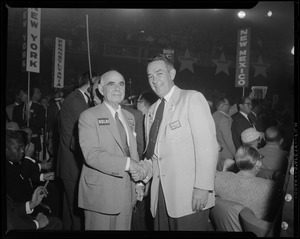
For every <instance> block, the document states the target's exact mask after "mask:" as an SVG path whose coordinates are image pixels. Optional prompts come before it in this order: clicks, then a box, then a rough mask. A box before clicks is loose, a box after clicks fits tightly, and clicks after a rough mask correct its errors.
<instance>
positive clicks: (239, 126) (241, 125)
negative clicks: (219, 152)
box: [231, 112, 252, 150]
mask: <svg viewBox="0 0 300 239" xmlns="http://www.w3.org/2000/svg"><path fill="white" fill-rule="evenodd" d="M250 127H252V124H251V123H250V122H249V120H247V119H246V118H245V116H243V115H242V114H241V113H240V112H239V113H237V115H236V116H235V117H234V118H233V121H232V125H231V132H232V139H233V142H234V145H235V148H236V150H237V149H238V148H239V147H240V146H241V145H242V144H243V143H242V140H241V134H242V132H243V131H244V130H245V129H248V128H250Z"/></svg>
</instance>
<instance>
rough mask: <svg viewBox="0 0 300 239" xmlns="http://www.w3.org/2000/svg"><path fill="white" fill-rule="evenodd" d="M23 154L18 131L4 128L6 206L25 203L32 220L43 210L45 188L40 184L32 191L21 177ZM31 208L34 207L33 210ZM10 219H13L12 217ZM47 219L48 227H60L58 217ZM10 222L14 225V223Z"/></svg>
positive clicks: (28, 183)
mask: <svg viewBox="0 0 300 239" xmlns="http://www.w3.org/2000/svg"><path fill="white" fill-rule="evenodd" d="M23 156H24V143H23V139H22V136H21V134H20V132H18V131H12V130H6V194H7V195H8V196H9V197H8V199H10V200H8V206H10V209H12V207H14V203H25V209H27V210H26V211H27V212H28V213H32V220H34V218H35V216H36V215H38V213H39V212H43V211H44V207H41V205H42V204H41V201H42V199H43V198H44V197H45V196H47V190H45V188H44V187H41V186H40V187H38V188H37V189H36V190H35V191H34V190H33V188H32V185H31V183H30V181H29V180H28V179H27V178H25V177H23V175H22V173H21V164H20V160H21V158H22V157H23ZM40 193H42V194H40ZM23 205H24V204H23ZM33 209H35V210H34V212H33ZM10 212H12V211H10ZM10 212H9V213H10ZM11 219H12V220H13V218H11ZM48 220H49V229H57V230H60V229H61V220H60V219H59V218H57V217H52V216H49V217H48ZM12 224H13V225H14V223H12ZM18 226H20V225H18ZM15 227H16V225H15V226H13V228H15Z"/></svg>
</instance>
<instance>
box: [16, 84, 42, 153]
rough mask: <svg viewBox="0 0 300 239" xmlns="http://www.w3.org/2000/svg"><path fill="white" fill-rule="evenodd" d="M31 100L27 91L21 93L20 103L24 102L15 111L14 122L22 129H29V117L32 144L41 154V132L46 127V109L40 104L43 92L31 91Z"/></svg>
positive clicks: (35, 88)
mask: <svg viewBox="0 0 300 239" xmlns="http://www.w3.org/2000/svg"><path fill="white" fill-rule="evenodd" d="M30 96H31V97H30V99H28V94H27V92H26V91H25V90H21V91H20V101H21V102H22V103H21V104H19V105H18V106H16V107H15V108H14V110H13V116H12V118H13V121H14V122H17V123H18V125H19V127H20V128H23V127H27V124H28V123H27V122H28V117H29V128H30V129H31V130H32V143H33V144H34V146H35V151H36V152H40V151H41V150H42V146H41V140H40V135H41V130H42V128H44V127H45V109H44V107H43V106H42V105H41V104H40V103H39V102H38V101H39V99H40V98H41V91H40V89H39V88H38V87H33V88H32V89H31V90H30Z"/></svg>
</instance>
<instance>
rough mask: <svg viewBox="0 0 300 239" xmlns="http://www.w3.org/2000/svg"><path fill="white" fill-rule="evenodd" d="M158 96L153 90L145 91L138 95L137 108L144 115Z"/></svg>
mask: <svg viewBox="0 0 300 239" xmlns="http://www.w3.org/2000/svg"><path fill="white" fill-rule="evenodd" d="M157 99H158V97H157V95H156V94H155V93H154V92H153V91H145V92H142V93H141V94H140V95H139V98H138V100H137V109H138V110H139V111H141V112H142V114H143V115H145V114H146V113H147V111H148V109H149V108H150V106H151V105H153V104H154V103H155V101H157Z"/></svg>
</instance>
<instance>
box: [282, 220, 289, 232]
mask: <svg viewBox="0 0 300 239" xmlns="http://www.w3.org/2000/svg"><path fill="white" fill-rule="evenodd" d="M288 227H289V224H287V223H286V222H282V223H281V228H282V229H283V230H287V229H288Z"/></svg>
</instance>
